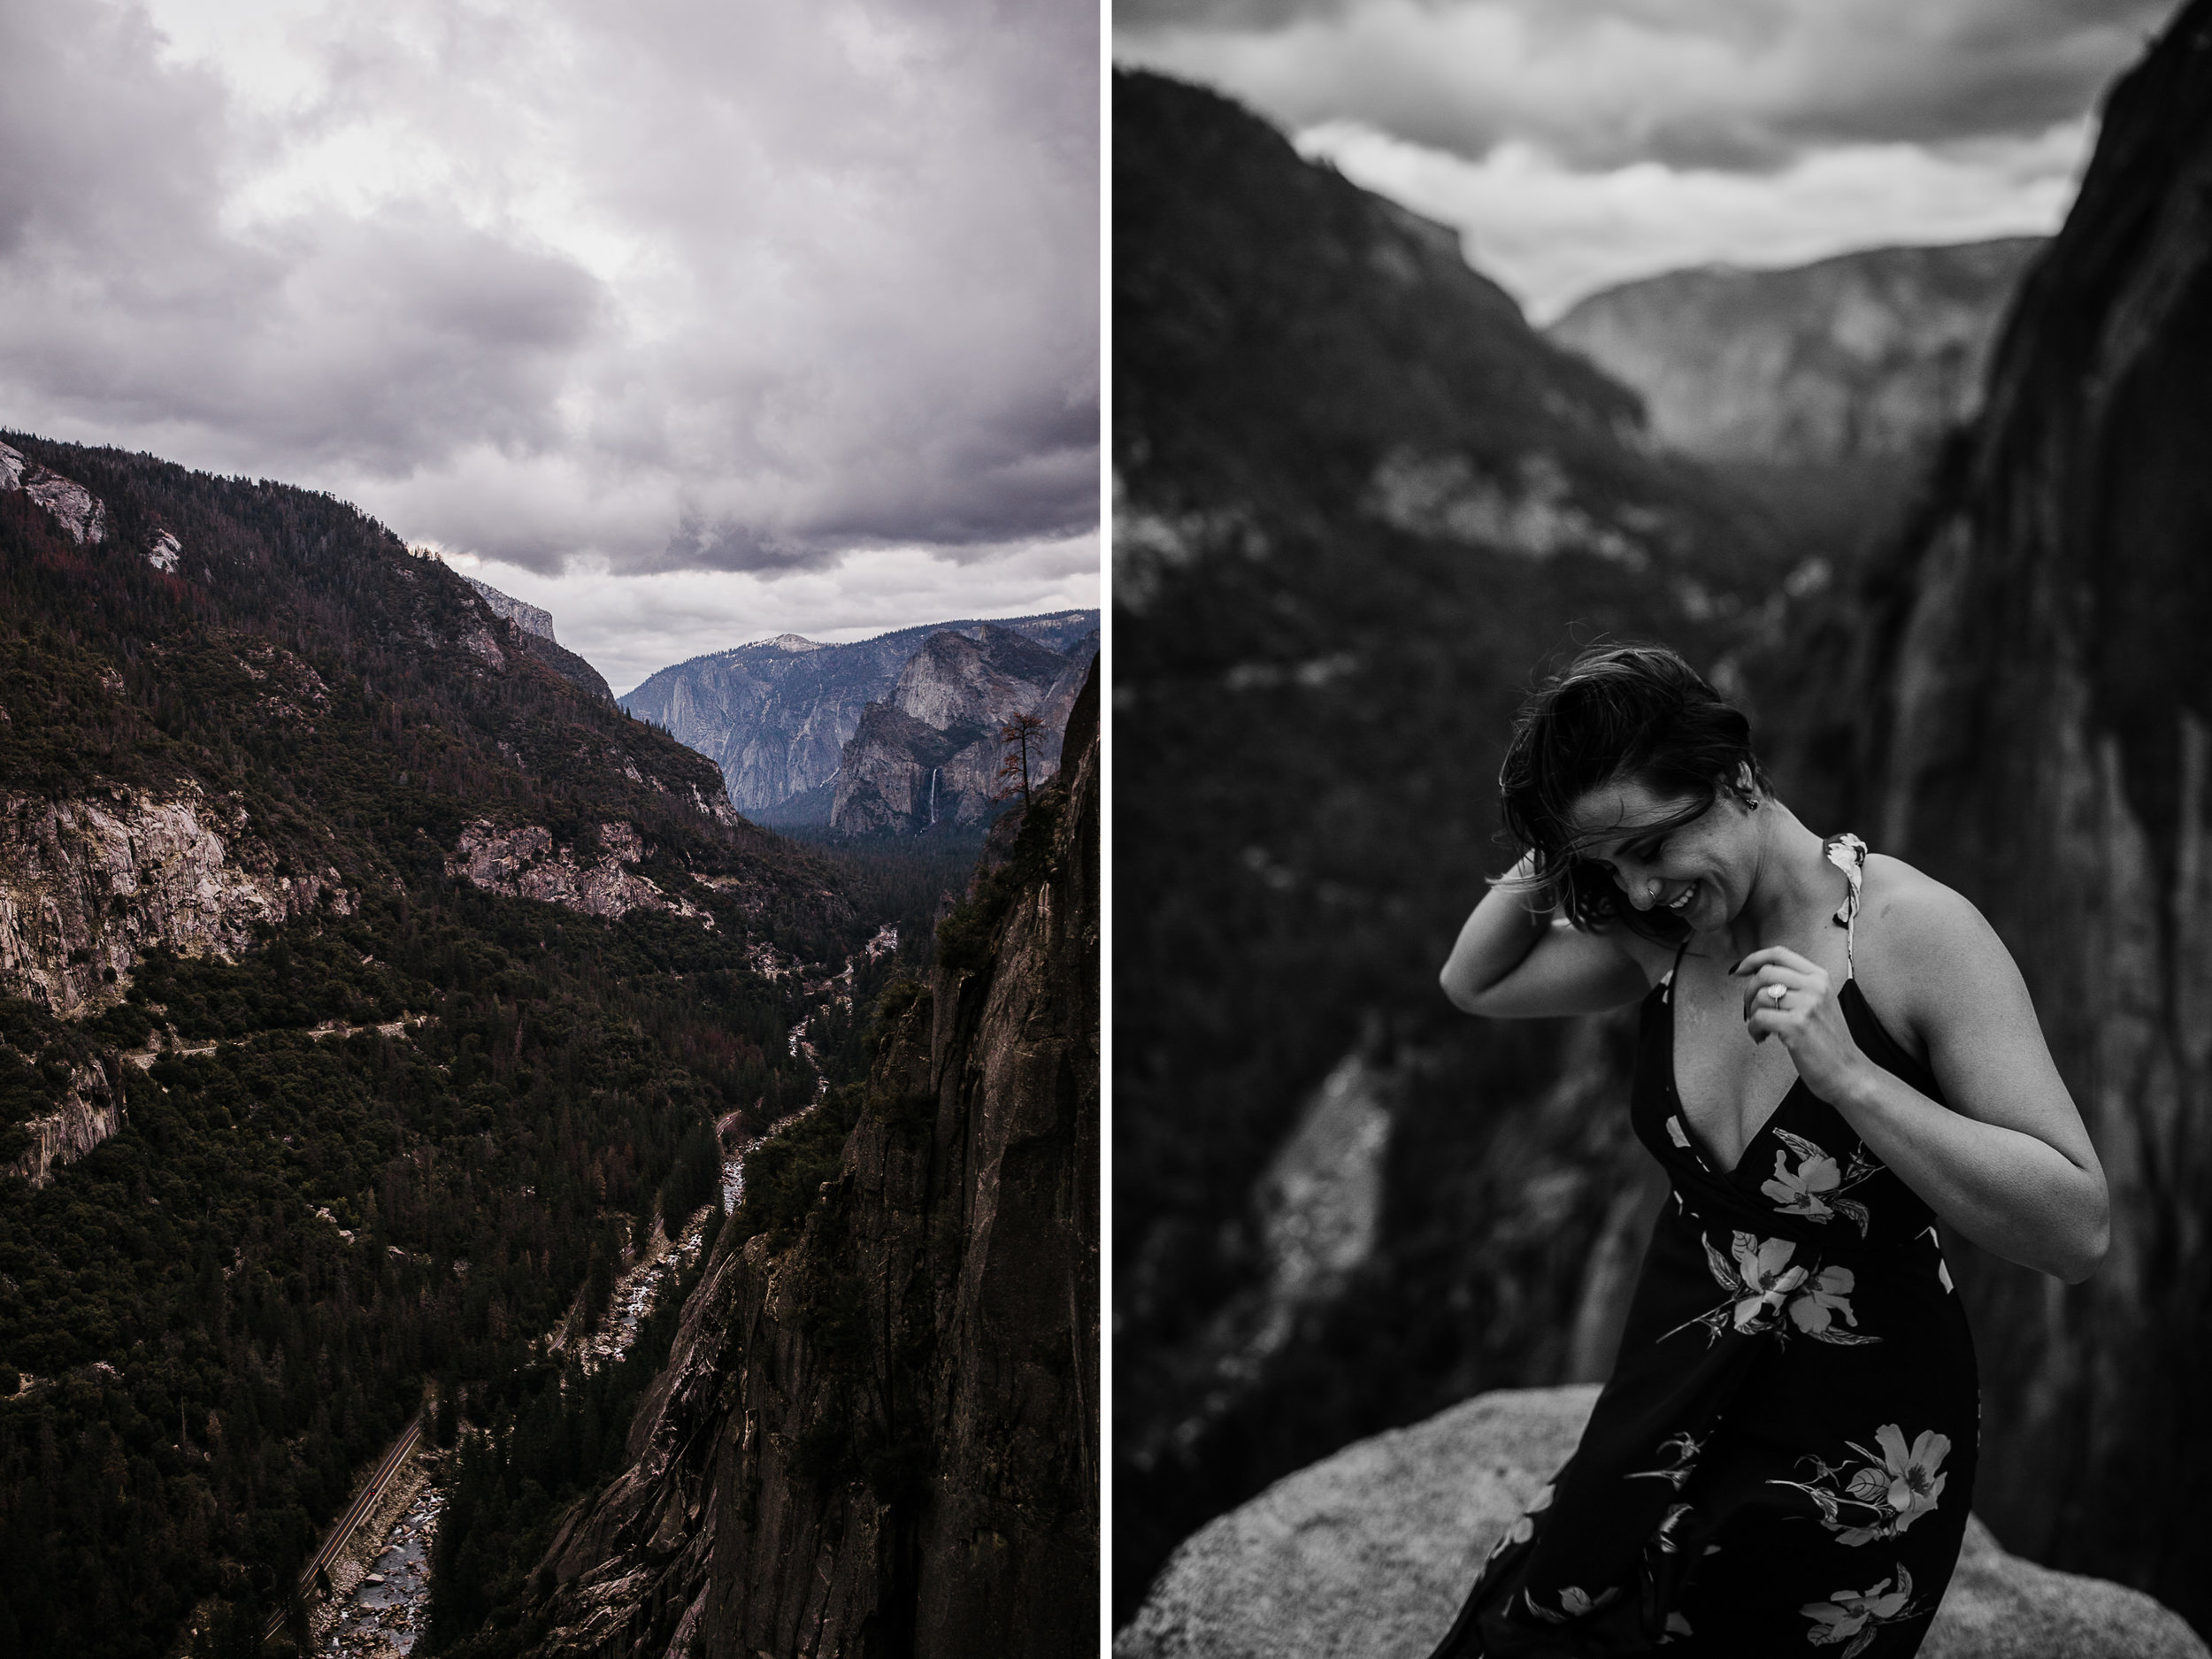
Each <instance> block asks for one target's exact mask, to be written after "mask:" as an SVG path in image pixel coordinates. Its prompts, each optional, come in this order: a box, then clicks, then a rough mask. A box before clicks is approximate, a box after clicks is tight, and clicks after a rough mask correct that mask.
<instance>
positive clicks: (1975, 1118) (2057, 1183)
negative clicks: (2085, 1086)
mask: <svg viewBox="0 0 2212 1659" xmlns="http://www.w3.org/2000/svg"><path fill="white" fill-rule="evenodd" d="M1880 920H1881V924H1882V933H1883V939H1884V943H1883V946H1882V949H1881V950H1880V952H1879V957H1880V963H1881V972H1882V975H1883V979H1882V984H1883V986H1884V989H1885V993H1886V995H1885V997H1884V1000H1885V1001H1886V1002H1889V1001H1895V1002H1899V1003H1900V1004H1901V1006H1902V1008H1903V1009H1904V1010H1905V1011H1906V1014H1907V1017H1908V1018H1909V1023H1910V1025H1911V1028H1912V1030H1913V1032H1914V1033H1915V1034H1916V1035H1917V1036H1918V1037H1919V1038H1920V1039H1921V1040H1922V1041H1923V1042H1924V1044H1925V1045H1926V1048H1927V1054H1928V1065H1929V1069H1930V1070H1931V1071H1933V1072H1934V1073H1935V1075H1936V1079H1937V1081H1938V1082H1939V1083H1940V1084H1941V1085H1942V1087H1943V1093H1944V1094H1945V1096H1946V1097H1947V1099H1948V1101H1949V1102H1950V1104H1951V1107H1952V1110H1949V1111H1946V1110H1943V1108H1942V1107H1941V1106H1939V1105H1938V1104H1937V1103H1936V1102H1934V1101H1932V1100H1930V1099H1929V1098H1928V1097H1927V1096H1926V1095H1924V1094H1921V1093H1920V1092H1919V1091H1918V1090H1917V1089H1916V1088H1914V1087H1912V1086H1911V1085H1910V1084H1909V1083H1907V1082H1905V1081H1904V1079H1901V1078H1900V1077H1898V1076H1897V1075H1896V1074H1895V1073H1894V1072H1892V1071H1886V1070H1885V1069H1883V1068H1882V1067H1881V1066H1878V1065H1877V1064H1874V1063H1873V1062H1872V1061H1871V1060H1870V1059H1868V1058H1867V1057H1866V1056H1865V1055H1864V1054H1863V1053H1862V1052H1861V1051H1860V1050H1859V1048H1858V1046H1857V1044H1856V1043H1855V1042H1853V1041H1851V1037H1850V1033H1849V1030H1848V1028H1847V1026H1846V1025H1844V1022H1843V1018H1842V1010H1840V1009H1839V1008H1838V1007H1837V1006H1836V1003H1835V999H1834V996H1833V995H1832V991H1833V987H1832V986H1831V985H1830V984H1829V983H1828V976H1827V974H1826V973H1825V972H1824V971H1823V970H1822V969H1821V968H1819V967H1818V966H1817V965H1816V964H1813V963H1812V962H1810V961H1809V960H1808V959H1807V958H1805V957H1803V956H1798V955H1797V954H1796V953H1795V952H1794V951H1791V950H1787V949H1779V948H1777V949H1768V950H1760V951H1755V952H1754V953H1753V954H1752V955H1750V956H1747V957H1745V958H1744V960H1743V961H1742V963H1740V964H1738V967H1737V969H1736V972H1738V974H1739V975H1740V976H1742V977H1743V979H1745V981H1746V984H1747V997H1746V1006H1747V1021H1748V1023H1749V1025H1750V1027H1751V1032H1752V1035H1753V1036H1754V1037H1755V1038H1762V1039H1763V1038H1764V1037H1767V1036H1775V1037H1778V1038H1780V1039H1781V1040H1782V1041H1784V1042H1785V1043H1786V1044H1787V1045H1788V1047H1789V1049H1790V1056H1791V1058H1792V1059H1793V1060H1794V1061H1795V1062H1796V1063H1797V1069H1798V1073H1799V1075H1800V1076H1801V1077H1803V1078H1804V1079H1805V1081H1806V1082H1807V1083H1808V1084H1809V1086H1810V1087H1812V1089H1813V1092H1814V1093H1815V1094H1818V1095H1820V1096H1821V1097H1822V1098H1823V1099H1824V1100H1826V1101H1828V1102H1831V1103H1832V1105H1834V1106H1835V1108H1836V1109H1837V1110H1839V1111H1840V1112H1842V1113H1843V1115H1844V1117H1845V1118H1847V1119H1848V1120H1849V1121H1850V1124H1851V1126H1852V1127H1853V1128H1854V1129H1855V1130H1857V1131H1858V1133H1859V1134H1860V1135H1861V1137H1863V1139H1864V1140H1865V1141H1866V1144H1867V1146H1868V1147H1869V1148H1870V1149H1871V1150H1872V1152H1873V1153H1874V1155H1875V1156H1877V1157H1878V1158H1880V1159H1881V1160H1882V1162H1883V1163H1884V1164H1886V1165H1888V1166H1889V1168H1890V1169H1892V1170H1893V1171H1896V1173H1897V1175H1898V1177H1899V1179H1901V1180H1902V1181H1903V1182H1904V1183H1905V1184H1906V1185H1907V1186H1908V1187H1911V1188H1912V1189H1913V1191H1914V1192H1916V1193H1917V1194H1920V1196H1921V1197H1922V1198H1924V1199H1925V1200H1926V1201H1927V1202H1928V1205H1929V1207H1930V1208H1931V1209H1932V1210H1935V1212H1936V1213H1937V1214H1938V1215H1939V1216H1941V1217H1943V1218H1944V1219H1945V1220H1946V1221H1947V1222H1949V1223H1950V1224H1951V1225H1953V1226H1955V1227H1956V1228H1957V1229H1958V1230H1959V1231H1960V1232H1961V1233H1964V1234H1965V1235H1966V1236H1967V1237H1968V1238H1970V1239H1971V1240H1974V1242H1975V1243H1977V1244H1979V1245H1981V1246H1983V1247H1984V1248H1986V1249H1989V1250H1993V1251H1994V1252H1995V1253H1996V1254H1997V1255H1999V1256H2003V1257H2005V1258H2006V1259H2007V1260H2008V1261H2013V1262H2018V1263H2022V1264H2023V1265H2024V1266H2027V1267H2032V1268H2035V1269H2037V1270H2039V1271H2042V1272H2046V1273H2049V1274H2052V1275H2053V1276H2055V1278H2058V1279H2064V1280H2065V1281H2066V1282H2067V1283H2069V1284H2078V1283H2079V1282H2080V1281H2081V1280H2082V1279H2086V1278H2088V1277H2089V1275H2090V1274H2091V1273H2092V1272H2093V1271H2096V1267H2097V1263H2099V1262H2101V1261H2102V1260H2103V1259H2104V1253H2105V1248H2106V1246H2107V1244H2108V1242H2109V1240H2110V1236H2111V1225H2110V1215H2109V1210H2108V1202H2107V1196H2106V1192H2105V1180H2104V1171H2103V1170H2102V1169H2101V1167H2100V1166H2099V1164H2098V1163H2097V1154H2096V1150H2095V1148H2093V1146H2092V1145H2091V1144H2090V1141H2089V1132H2088V1130H2087V1129H2086V1128H2085V1127H2084V1126H2083V1124H2082V1121H2081V1114H2080V1113H2079V1112H2078V1110H2075V1107H2074V1101H2073V1096H2072V1095H2071V1094H2069V1093H2068V1092H2067V1089H2066V1084H2065V1081H2064V1079H2062V1078H2061V1077H2060V1076H2059V1074H2058V1067H2057V1066H2056V1065H2055V1064H2053V1062H2052V1059H2051V1052H2050V1049H2049V1048H2048V1047H2047V1045H2046V1044H2045V1043H2044V1041H2043V1031H2042V1027H2041V1026H2040V1025H2039V1024H2038V1023H2037V1021H2036V1018H2035V1007H2034V1004H2033V1003H2032V1002H2031V1001H2030V1000H2029V997H2028V987H2027V985H2026V982H2025V981H2024V980H2023V979H2021V977H2020V970H2019V967H2018V964H2016V963H2015V962H2014V961H2013V959H2012V953H2011V952H2010V951H2008V950H2007V949H2005V946H2004V941H2001V940H2000V939H1999V938H1998V937H1997V934H1996V932H1995V930H1994V929H1993V928H1992V927H1991V926H1989V924H1988V923H1987V922H1986V921H1985V920H1984V919H1983V918H1982V915H1981V912H1980V911H1978V910H1976V909H1975V908H1974V907H1973V906H1972V905H1971V904H1970V903H1968V902H1967V901H1966V900H1964V899H1963V898H1961V897H1960V896H1959V895H1957V894H1955V893H1953V892H1952V891H1950V889H1949V888H1947V887H1942V886H1940V885H1939V884H1938V883H1935V882H1932V881H1928V880H1926V879H1924V878H1921V879H1914V880H1913V881H1912V882H1911V883H1910V884H1909V891H1908V892H1907V893H1906V894H1904V895H1901V896H1900V897H1899V898H1898V899H1897V900H1896V901H1895V902H1893V903H1890V904H1886V905H1885V907H1884V909H1883V912H1882V915H1881V918H1880ZM1776 984H1779V985H1785V986H1787V987H1790V988H1791V990H1792V991H1793V993H1798V994H1797V995H1790V996H1788V997H1787V998H1786V1001H1785V1004H1784V1006H1782V1007H1781V1008H1773V1007H1770V1006H1769V1005H1768V999H1767V996H1766V995H1762V991H1763V987H1765V986H1768V985H1776Z"/></svg>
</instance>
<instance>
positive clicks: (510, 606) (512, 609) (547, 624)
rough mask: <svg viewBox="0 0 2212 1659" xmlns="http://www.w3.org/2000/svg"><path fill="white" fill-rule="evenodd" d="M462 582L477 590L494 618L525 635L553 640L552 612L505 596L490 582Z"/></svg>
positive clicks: (471, 580) (464, 577)
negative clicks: (510, 625)
mask: <svg viewBox="0 0 2212 1659" xmlns="http://www.w3.org/2000/svg"><path fill="white" fill-rule="evenodd" d="M461 580H463V581H465V582H466V583H467V584H468V585H469V586H470V587H472V588H474V589H476V595H477V597H478V598H480V599H481V600H482V601H483V602H484V603H486V604H488V605H489V606H490V607H491V608H492V614H493V615H494V616H495V617H498V618H501V619H503V620H504V621H508V622H511V623H513V624H514V625H515V626H517V627H518V628H520V629H521V630H522V631H523V632H524V633H525V634H535V635H536V636H537V637H538V638H539V639H541V640H550V639H552V637H553V613H552V612H551V611H547V610H544V609H542V608H541V607H540V606H537V605H534V604H532V603H529V601H527V600H525V599H518V598H516V597H515V596H514V595H512V594H503V593H501V592H500V591H499V589H498V588H495V587H493V586H492V585H491V584H490V583H489V582H480V581H478V580H476V578H475V577H473V576H463V577H462V578H461Z"/></svg>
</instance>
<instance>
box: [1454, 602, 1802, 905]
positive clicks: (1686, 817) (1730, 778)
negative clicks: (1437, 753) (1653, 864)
mask: <svg viewBox="0 0 2212 1659" xmlns="http://www.w3.org/2000/svg"><path fill="white" fill-rule="evenodd" d="M1746 768H1748V769H1749V772H1750V775H1751V779H1752V782H1753V784H1754V785H1755V787H1757V788H1758V789H1760V790H1762V791H1764V790H1766V789H1767V788H1768V787H1770V786H1769V785H1768V783H1767V776H1766V772H1765V770H1764V769H1763V767H1761V765H1760V764H1759V757H1757V756H1756V755H1755V754H1753V753H1752V752H1751V723H1750V722H1749V721H1748V720H1747V719H1745V718H1744V717H1743V716H1742V715H1741V714H1740V713H1739V712H1737V710H1734V709H1732V708H1731V707H1730V706H1729V705H1728V703H1726V702H1725V701H1724V699H1723V698H1722V696H1721V695H1720V694H1719V693H1718V692H1717V691H1715V690H1714V689H1713V688H1712V687H1710V686H1709V685H1707V684H1706V683H1705V681H1704V680H1702V679H1701V678H1700V677H1699V675H1698V673H1697V672H1696V671H1695V670H1694V669H1693V668H1692V667H1691V666H1690V665H1689V664H1687V663H1686V662H1684V661H1683V660H1682V659H1681V657H1678V656H1677V655H1676V654H1675V653H1674V652H1672V651H1671V650H1669V649H1667V648H1666V647H1665V646H1663V645H1609V646H1601V647H1594V648H1592V649H1589V650H1586V651H1584V652H1583V653H1582V654H1581V655H1580V656H1579V657H1576V658H1575V659H1574V661H1573V662H1571V663H1570V664H1568V665H1567V667H1566V669H1565V671H1564V672H1562V673H1559V674H1556V675H1555V676H1553V678H1552V679H1551V680H1548V681H1547V682H1545V684H1544V685H1542V686H1541V687H1539V688H1538V689H1537V691H1536V693H1535V695H1532V697H1530V698H1529V700H1528V701H1527V702H1526V703H1524V704H1522V705H1521V712H1520V714H1519V715H1518V716H1517V718H1515V720H1514V722H1513V741H1512V744H1511V745H1510V747H1509V748H1508V749H1507V750H1506V754H1505V764H1504V765H1503V766H1502V767H1500V768H1499V770H1498V794H1499V797H1500V805H1501V807H1502V810H1503V814H1504V818H1505V828H1506V833H1507V834H1508V835H1509V836H1510V837H1511V838H1512V841H1513V842H1514V844H1515V846H1516V847H1517V849H1519V850H1520V851H1521V852H1522V853H1524V854H1526V853H1533V854H1534V855H1535V858H1534V861H1533V868H1532V874H1533V875H1534V878H1535V879H1536V880H1537V882H1538V883H1539V884H1540V886H1541V887H1545V888H1548V889H1549V894H1550V897H1551V899H1552V902H1554V904H1555V906H1556V907H1557V908H1558V909H1560V910H1563V912H1564V913H1565V914H1566V917H1567V919H1568V920H1569V921H1571V922H1572V923H1573V924H1574V925H1575V926H1577V927H1585V928H1597V927H1603V926H1606V925H1608V924H1609V923H1611V922H1613V921H1615V920H1619V921H1620V922H1622V923H1624V925H1625V926H1628V927H1629V928H1631V929H1632V930H1633V931H1634V932H1636V933H1641V934H1643V935H1644V936H1645V937H1646V938H1647V939H1658V940H1664V941H1667V942H1668V943H1670V944H1672V943H1674V942H1676V941H1678V940H1680V939H1681V937H1682V936H1683V933H1684V931H1685V930H1684V927H1683V924H1682V923H1681V922H1680V921H1679V920H1678V919H1677V918H1674V917H1672V916H1669V915H1667V914H1665V913H1664V912H1662V911H1653V910H1637V909H1636V908H1635V907H1634V906H1632V905H1631V904H1629V903H1628V902H1627V901H1626V899H1625V898H1624V896H1623V895H1622V893H1621V890H1620V888H1619V887H1617V885H1616V884H1615V883H1614V880H1613V878H1612V876H1611V875H1610V874H1609V872H1606V871H1604V870H1602V869H1601V868H1599V867H1598V866H1597V865H1595V864H1591V863H1589V862H1588V861H1586V860H1585V859H1583V858H1580V857H1578V856H1577V854H1578V852H1579V850H1580V849H1581V846H1582V845H1583V844H1584V843H1585V842H1586V840H1587V837H1586V836H1584V835H1582V834H1581V833H1579V832H1578V831H1577V830H1576V828H1575V827H1574V826H1573V825H1572V824H1571V823H1570V822H1569V821H1568V818H1567V810H1568V808H1570V807H1571V806H1572V805H1573V804H1574V803H1576V802H1577V801H1578V800H1580V799H1581V798H1582V797H1583V796H1584V795H1587V794H1589V793H1590V791H1591V790H1593V789H1598V788H1602V787H1604V786H1606V785H1607V784H1609V783H1614V782H1617V781H1619V782H1627V781H1634V782H1638V783H1641V784H1643V785H1644V786H1645V787H1647V788H1648V789H1650V790H1651V791H1652V792H1653V793H1654V794H1655V795H1665V796H1675V795H1687V796H1689V797H1691V800H1692V802H1693V804H1692V805H1690V806H1688V807H1686V809H1685V810H1683V811H1681V812H1680V813H1678V814H1677V815H1676V816H1674V817H1673V818H1668V819H1666V820H1664V821H1663V822H1661V823H1657V824H1654V825H1652V826H1650V827H1651V828H1652V829H1654V830H1662V829H1669V828H1671V827H1673V826H1676V825H1678V824H1686V823H1688V822H1690V821H1691V820H1692V819H1694V818H1701V817H1702V816H1703V815H1704V814H1705V813H1706V812H1707V811H1709V810H1711V808H1712V805H1713V803H1714V802H1715V801H1717V800H1718V799H1719V798H1720V795H1721V792H1722V791H1723V790H1726V791H1727V792H1728V793H1729V794H1730V795H1733V796H1735V797H1736V799H1738V800H1740V801H1746V802H1748V801H1749V800H1751V799H1753V798H1754V797H1753V796H1752V795H1749V794H1748V793H1747V792H1746V790H1745V789H1744V788H1743V787H1742V785H1741V782H1740V779H1741V777H1742V775H1743V772H1744V771H1745V769H1746Z"/></svg>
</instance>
